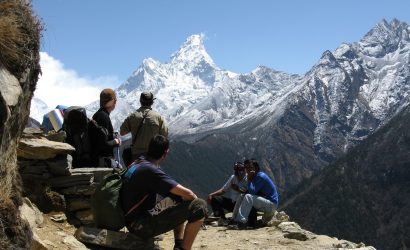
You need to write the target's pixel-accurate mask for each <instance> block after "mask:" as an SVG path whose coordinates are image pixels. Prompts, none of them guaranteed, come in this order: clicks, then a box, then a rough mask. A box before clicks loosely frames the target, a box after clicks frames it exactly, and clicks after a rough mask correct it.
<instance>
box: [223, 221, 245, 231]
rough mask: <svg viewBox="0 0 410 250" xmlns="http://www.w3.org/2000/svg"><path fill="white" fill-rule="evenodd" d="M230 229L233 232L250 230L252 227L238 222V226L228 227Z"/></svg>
mask: <svg viewBox="0 0 410 250" xmlns="http://www.w3.org/2000/svg"><path fill="white" fill-rule="evenodd" d="M228 229H231V230H245V229H250V227H249V226H248V223H243V222H236V224H233V225H228Z"/></svg>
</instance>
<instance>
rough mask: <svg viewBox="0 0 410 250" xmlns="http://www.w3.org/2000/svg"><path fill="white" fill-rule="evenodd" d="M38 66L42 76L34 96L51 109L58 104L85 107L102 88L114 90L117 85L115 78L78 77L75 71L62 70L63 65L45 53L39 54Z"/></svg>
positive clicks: (95, 98)
mask: <svg viewBox="0 0 410 250" xmlns="http://www.w3.org/2000/svg"><path fill="white" fill-rule="evenodd" d="M40 65H41V70H42V75H41V76H40V78H39V80H38V82H37V89H36V91H35V92H34V96H35V97H37V98H39V99H41V100H42V101H43V102H45V103H46V104H47V106H49V107H52V108H54V107H55V106H57V105H58V104H61V105H66V106H74V105H77V106H85V105H87V104H89V103H91V102H93V101H96V100H98V98H99V93H100V91H101V90H102V89H103V88H107V87H111V88H115V87H117V86H118V85H119V80H118V78H117V77H115V76H102V77H98V78H95V79H88V78H86V77H82V76H79V75H78V74H77V72H76V71H75V70H72V69H66V68H64V65H63V63H61V62H60V61H59V60H57V59H55V58H53V57H52V56H50V55H48V54H47V53H46V52H40Z"/></svg>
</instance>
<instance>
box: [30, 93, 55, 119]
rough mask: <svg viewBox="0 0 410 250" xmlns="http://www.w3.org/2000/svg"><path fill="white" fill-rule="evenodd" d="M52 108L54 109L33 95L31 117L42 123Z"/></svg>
mask: <svg viewBox="0 0 410 250" xmlns="http://www.w3.org/2000/svg"><path fill="white" fill-rule="evenodd" d="M50 110H52V109H51V108H50V107H48V106H47V104H46V103H45V102H43V101H42V100H40V99H38V98H37V97H33V99H31V106H30V117H31V118H33V119H34V120H36V121H38V122H39V123H40V124H41V123H42V121H43V115H44V114H46V113H48V112H49V111H50Z"/></svg>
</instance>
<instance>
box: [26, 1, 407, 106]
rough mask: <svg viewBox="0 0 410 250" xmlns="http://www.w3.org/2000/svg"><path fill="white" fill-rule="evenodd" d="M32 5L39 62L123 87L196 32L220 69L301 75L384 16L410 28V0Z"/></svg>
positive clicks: (94, 83)
mask: <svg viewBox="0 0 410 250" xmlns="http://www.w3.org/2000/svg"><path fill="white" fill-rule="evenodd" d="M33 7H34V10H35V12H36V13H37V14H38V16H39V17H40V18H42V20H43V22H44V25H45V31H44V32H43V38H42V46H41V51H42V52H44V53H42V58H44V57H46V56H47V57H49V58H48V60H49V61H52V62H53V63H58V64H59V69H58V70H63V71H67V72H68V73H69V74H70V75H71V77H72V78H73V79H75V78H79V79H81V80H82V81H83V83H82V84H89V85H91V86H94V87H95V88H101V87H102V86H110V87H117V86H119V84H121V83H123V82H124V81H125V80H126V79H127V78H128V77H129V76H130V75H131V73H132V72H133V71H134V70H135V69H136V68H137V67H138V66H139V65H140V64H141V62H142V60H143V59H144V58H148V57H152V58H154V59H156V60H159V61H161V62H167V61H168V60H169V57H170V56H171V54H172V53H173V52H175V51H176V50H177V49H178V48H179V46H180V45H181V44H182V43H183V42H184V41H185V39H186V38H187V37H188V36H190V35H192V34H199V33H203V34H205V37H206V40H205V47H206V49H207V51H208V53H209V55H210V56H211V57H212V58H213V60H214V62H215V63H216V64H217V65H218V66H219V67H220V68H222V69H227V70H230V71H233V72H236V73H247V72H250V71H252V70H253V69H255V68H256V67H257V66H258V65H265V66H268V67H270V68H273V69H275V70H280V71H285V72H287V73H297V74H303V73H305V72H306V71H308V70H309V69H310V68H311V67H312V66H313V65H314V63H315V62H316V61H317V60H318V59H319V58H320V56H321V54H322V53H323V52H324V51H325V50H331V51H333V50H334V49H335V48H337V47H338V46H339V45H340V44H341V43H343V42H348V43H351V42H356V41H359V40H360V39H361V38H362V37H363V36H364V35H365V34H366V33H367V32H368V31H369V30H370V29H371V28H372V27H374V26H375V25H376V24H377V23H378V22H380V21H381V20H382V19H383V18H384V19H386V20H387V21H391V20H392V18H397V19H399V20H401V21H404V22H407V23H408V24H410V11H409V10H410V1H408V0H343V1H336V0H333V1H331V0H311V1H307V0H287V1H274V0H252V1H251V0H202V1H200V0H173V1H172V0H146V1H137V0H99V1H98V0H33ZM43 63H44V62H43ZM49 63H50V62H49ZM42 65H43V64H42ZM48 66H49V65H45V64H44V67H43V73H44V74H43V75H46V74H48V72H49V70H48ZM54 68H55V67H54ZM67 72H64V73H67ZM64 78H65V77H63V76H60V77H59V80H58V81H57V80H55V82H59V83H60V84H62V83H61V81H63V79H64ZM40 80H41V79H40ZM44 81H45V80H44V79H43V81H41V82H39V85H38V89H39V91H40V90H41V89H43V88H42V86H46V84H45V83H44ZM51 84H52V83H48V85H47V86H50V85H51ZM66 84H67V86H70V84H71V83H66ZM75 84H78V83H77V82H76V83H75ZM75 84H74V85H75ZM95 92H97V90H94V92H93V97H92V98H95ZM42 96H47V94H43V95H42ZM42 96H40V98H41V97H42ZM44 98H47V97H43V99H44ZM87 101H88V100H87ZM50 105H51V104H50ZM51 106H53V105H51Z"/></svg>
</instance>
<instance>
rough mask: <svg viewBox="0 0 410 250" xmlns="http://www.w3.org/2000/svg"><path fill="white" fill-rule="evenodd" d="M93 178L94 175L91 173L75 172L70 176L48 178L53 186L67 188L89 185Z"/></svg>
mask: <svg viewBox="0 0 410 250" xmlns="http://www.w3.org/2000/svg"><path fill="white" fill-rule="evenodd" d="M93 180H94V175H93V174H91V173H75V174H72V175H70V176H60V177H55V178H51V179H50V184H51V186H52V187H53V188H56V189H61V188H69V187H73V186H83V185H90V184H91V183H92V182H93Z"/></svg>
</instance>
